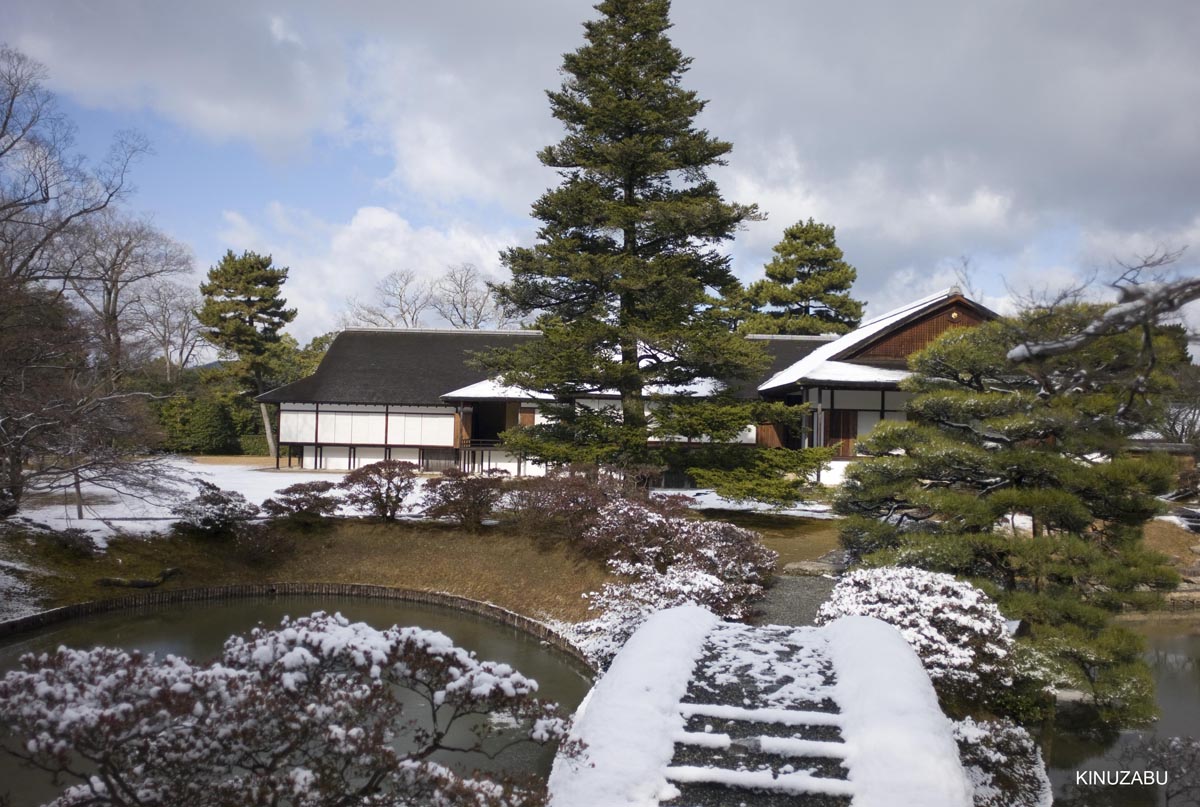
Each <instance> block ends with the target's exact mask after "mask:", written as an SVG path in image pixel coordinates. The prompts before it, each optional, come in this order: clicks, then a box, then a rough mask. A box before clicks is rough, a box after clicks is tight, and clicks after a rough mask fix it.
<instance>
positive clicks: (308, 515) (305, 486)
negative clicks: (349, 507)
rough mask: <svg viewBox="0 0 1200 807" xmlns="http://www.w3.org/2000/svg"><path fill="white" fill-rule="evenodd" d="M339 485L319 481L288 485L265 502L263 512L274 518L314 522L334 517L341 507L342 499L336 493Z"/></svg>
mask: <svg viewBox="0 0 1200 807" xmlns="http://www.w3.org/2000/svg"><path fill="white" fill-rule="evenodd" d="M336 488H337V485H336V484H334V483H333V482H329V481H322V480H318V481H315V482H299V483H297V484H295V485H288V486H287V487H286V488H284V489H283V490H277V491H275V495H274V496H272V497H271V498H270V499H267V500H266V501H264V502H263V504H262V507H263V510H265V511H266V512H267V514H268V515H270V516H272V517H274V518H290V519H293V520H313V519H317V518H321V517H322V516H332V515H333V514H334V513H336V512H337V509H338V507H340V506H341V504H342V500H341V498H340V497H339V496H338V495H337V494H336V493H334V490H335V489H336Z"/></svg>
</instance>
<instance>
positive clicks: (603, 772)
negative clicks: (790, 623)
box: [550, 606, 971, 807]
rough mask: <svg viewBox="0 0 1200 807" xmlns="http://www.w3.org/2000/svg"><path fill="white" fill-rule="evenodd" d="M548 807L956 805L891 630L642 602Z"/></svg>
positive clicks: (952, 773)
mask: <svg viewBox="0 0 1200 807" xmlns="http://www.w3.org/2000/svg"><path fill="white" fill-rule="evenodd" d="M573 738H574V739H577V740H580V741H582V742H583V743H584V750H583V751H582V752H581V753H580V754H579V755H578V756H576V757H560V758H559V759H557V760H556V761H555V765H554V770H553V772H552V774H551V776H550V794H551V805H552V807H657V805H660V804H661V805H664V807H724V805H744V804H753V805H755V807H776V805H779V807H782V805H797V806H799V807H835V806H848V807H885V805H886V807H915V806H916V805H920V807H968V805H970V804H971V786H970V784H969V782H968V780H967V777H966V774H965V773H964V771H963V768H962V765H961V763H960V762H959V757H958V749H957V746H956V745H955V742H954V738H953V735H952V732H951V725H950V722H949V720H947V718H946V717H945V716H944V715H943V714H942V712H941V709H940V708H939V707H938V703H937V696H936V695H935V694H934V691H933V686H932V685H931V683H930V681H929V678H928V676H927V675H926V674H925V671H924V669H923V668H922V666H921V662H920V660H919V659H918V658H917V656H916V654H915V653H913V651H912V650H911V649H910V647H909V646H908V644H907V642H905V641H904V639H903V638H902V637H901V636H900V634H899V633H897V632H896V631H895V630H894V629H893V628H892V627H890V626H889V625H887V624H885V623H883V622H880V621H878V620H875V619H872V618H869V617H859V616H855V617H845V618H843V619H840V620H838V621H836V622H834V623H832V624H830V625H827V626H825V627H822V628H796V627H780V626H768V627H751V626H747V625H740V624H734V623H727V622H721V621H719V620H718V619H717V618H716V617H715V616H713V615H712V614H711V613H709V612H708V611H706V610H705V609H703V608H700V607H698V606H683V607H680V608H674V609H670V610H668V611H662V612H660V613H658V614H655V615H654V616H653V617H651V618H650V619H649V620H648V621H647V622H646V623H645V624H644V625H643V626H642V627H641V628H640V629H639V630H638V631H637V633H635V634H634V635H633V637H632V638H631V639H630V640H629V642H628V643H627V644H626V645H625V647H624V648H623V649H622V650H621V652H620V653H619V654H618V655H617V657H616V659H615V660H614V661H613V664H612V666H611V667H610V668H609V671H608V672H607V673H606V674H605V675H604V677H603V678H601V679H600V681H599V682H598V683H597V684H596V686H595V687H594V688H593V690H592V692H591V693H590V694H589V695H588V697H587V699H586V700H585V701H584V703H583V704H582V705H581V706H580V709H579V713H578V714H577V716H576V720H575V725H574V728H573Z"/></svg>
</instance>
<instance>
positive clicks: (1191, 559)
mask: <svg viewBox="0 0 1200 807" xmlns="http://www.w3.org/2000/svg"><path fill="white" fill-rule="evenodd" d="M1142 536H1143V537H1144V539H1145V543H1146V548H1147V549H1153V550H1154V551H1155V552H1161V553H1163V554H1164V555H1169V556H1170V557H1171V558H1173V559H1174V560H1175V561H1176V563H1178V564H1179V565H1180V566H1196V565H1200V555H1197V554H1196V553H1194V552H1192V551H1191V550H1190V549H1189V548H1188V547H1191V546H1195V545H1196V544H1200V535H1197V534H1196V533H1194V532H1191V531H1189V530H1185V529H1184V528H1183V527H1181V526H1179V525H1178V524H1172V523H1171V522H1170V521H1160V520H1158V519H1155V520H1153V521H1147V522H1146V526H1145V527H1143V528H1142Z"/></svg>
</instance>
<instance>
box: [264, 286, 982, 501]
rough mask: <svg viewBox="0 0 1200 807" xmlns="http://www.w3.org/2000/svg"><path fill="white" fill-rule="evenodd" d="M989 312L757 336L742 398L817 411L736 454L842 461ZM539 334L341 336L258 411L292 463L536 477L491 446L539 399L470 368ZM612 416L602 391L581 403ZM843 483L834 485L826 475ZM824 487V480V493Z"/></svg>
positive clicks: (947, 306)
mask: <svg viewBox="0 0 1200 807" xmlns="http://www.w3.org/2000/svg"><path fill="white" fill-rule="evenodd" d="M994 316H995V314H993V313H992V312H991V311H989V310H987V309H986V308H984V307H983V306H981V305H979V304H978V303H975V302H973V301H971V300H969V299H967V298H966V297H964V296H963V295H962V293H961V292H960V291H959V290H958V289H947V290H946V291H944V292H940V293H938V294H935V295H931V296H930V297H926V298H925V299H923V300H918V301H916V302H914V303H911V304H909V305H907V306H903V307H901V308H898V309H896V310H895V311H890V312H888V313H887V314H884V315H883V316H880V317H876V318H874V319H872V320H870V321H868V322H866V323H864V324H863V325H862V326H861V327H860V328H858V329H857V330H855V331H853V332H851V333H848V334H845V335H844V336H841V337H836V336H833V335H824V336H778V335H760V334H754V335H750V336H747V338H748V339H752V340H760V341H762V342H763V343H764V346H765V349H766V351H767V353H768V354H769V356H770V360H771V364H770V367H769V370H768V371H767V375H766V380H765V381H763V382H762V383H761V384H759V385H757V387H756V386H755V385H754V384H752V383H751V384H742V385H740V386H739V387H738V388H737V389H736V390H735V393H736V394H737V395H739V396H740V397H758V396H762V397H765V398H768V399H776V400H784V401H788V402H794V403H804V402H807V403H809V404H811V405H812V408H813V413H812V415H811V416H810V417H809V423H808V429H806V430H805V431H804V432H802V433H800V434H787V433H786V432H785V431H784V430H782V429H780V428H777V427H776V426H773V425H771V424H761V425H749V426H747V429H746V432H745V433H744V434H743V435H742V438H741V439H742V440H743V441H745V442H753V443H757V444H759V445H767V446H788V447H797V448H799V447H807V446H814V445H816V446H820V445H832V446H835V447H836V448H837V451H838V457H839V458H840V459H849V458H851V457H853V455H854V442H855V440H856V439H857V438H859V437H860V436H864V435H866V434H867V433H868V432H869V431H870V430H871V429H872V428H874V426H875V424H876V423H878V422H879V421H880V420H885V419H902V418H903V417H904V404H905V402H906V401H907V399H908V395H907V393H904V392H901V391H900V390H899V388H898V384H899V382H900V381H901V380H903V379H904V378H905V377H907V375H908V371H907V370H906V369H905V368H906V361H907V357H908V355H909V354H910V353H912V352H914V351H916V350H919V349H921V348H923V347H925V346H926V345H927V344H929V343H930V342H931V341H932V340H933V339H934V338H936V337H937V336H938V335H940V334H941V333H943V332H944V331H945V330H947V329H948V328H954V327H967V326H971V325H976V324H978V323H980V322H984V321H986V320H988V319H990V318H992V317H994ZM540 336H541V333H540V332H539V331H483V330H478V331H469V330H430V329H403V330H401V329H396V330H385V329H356V328H351V329H348V330H345V331H343V332H342V333H340V334H338V336H337V337H336V338H335V339H334V340H333V343H332V344H331V345H330V347H329V350H328V352H327V353H326V354H325V357H324V358H323V359H322V360H321V364H320V366H319V367H318V368H317V371H316V372H315V373H314V374H313V375H311V376H308V377H307V378H303V379H301V380H299V381H296V382H294V383H292V384H288V385H286V386H283V387H279V388H278V389H274V390H271V391H270V392H267V393H265V394H264V395H261V396H259V397H258V400H259V401H260V402H264V403H272V404H275V405H277V406H278V409H279V417H278V443H279V445H280V446H281V447H282V446H286V447H288V449H289V452H288V454H289V458H288V460H287V462H288V463H289V464H291V463H298V464H300V465H301V466H303V467H308V468H323V469H331V470H335V469H336V470H345V469H350V468H357V467H359V466H361V465H366V464H369V463H372V462H378V461H379V460H382V459H399V460H405V461H408V462H413V463H416V464H417V465H419V466H420V467H421V468H422V469H424V470H427V471H439V470H443V469H445V468H448V467H460V468H463V469H465V470H486V469H491V468H499V469H503V470H506V471H508V472H509V473H512V474H514V475H530V474H540V473H543V472H544V469H543V468H542V467H541V466H538V465H535V464H533V463H530V462H527V461H524V460H523V459H521V458H519V457H516V456H514V455H512V454H511V453H509V452H508V451H506V450H504V449H503V447H501V446H500V442H499V436H500V433H501V432H503V431H504V430H506V429H510V428H513V427H515V426H519V425H533V424H535V423H537V422H539V421H540V419H541V417H542V414H541V412H540V409H539V403H541V402H543V401H545V400H546V398H547V396H545V395H543V394H541V393H536V392H531V391H529V390H525V389H520V388H517V387H512V386H507V385H505V384H503V383H501V382H499V381H497V380H496V379H491V378H488V377H487V375H486V374H485V373H484V372H483V371H482V370H480V369H478V368H477V367H476V366H475V364H474V362H473V359H474V358H475V357H476V356H477V355H478V354H481V353H485V352H487V351H489V350H492V349H494V348H502V347H515V346H517V345H519V344H521V343H522V342H523V341H525V340H528V339H537V338H539V337H540ZM576 403H577V404H579V405H586V406H593V407H602V406H606V405H609V406H611V405H613V404H614V403H615V401H614V400H612V399H611V396H606V395H605V394H604V392H603V391H601V392H597V393H595V394H593V395H589V396H588V397H587V398H586V399H581V400H579V401H577V402H576ZM832 476H833V477H835V478H840V473H838V472H836V471H835V473H834V474H833V475H832ZM827 481H831V480H827Z"/></svg>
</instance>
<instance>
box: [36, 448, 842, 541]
mask: <svg viewBox="0 0 1200 807" xmlns="http://www.w3.org/2000/svg"><path fill="white" fill-rule="evenodd" d="M171 465H172V466H173V467H174V468H175V469H176V470H178V471H179V473H180V475H181V476H186V477H194V478H200V479H204V480H205V481H207V482H211V483H213V484H214V485H217V486H218V487H220V488H223V489H225V490H233V491H237V492H238V493H240V494H242V495H243V496H245V497H246V499H247V501H250V502H253V503H254V504H262V502H263V500H264V499H267V498H269V497H271V496H272V495H274V493H275V492H276V491H277V490H280V489H281V488H285V487H287V486H289V485H295V484H297V483H300V482H312V481H316V480H329V481H334V482H337V481H340V480H341V479H342V476H343V475H344V474H343V473H342V472H338V471H302V470H298V469H295V470H292V469H282V470H278V471H277V470H275V469H274V468H273V467H264V466H261V465H249V464H246V465H233V464H231V465H224V464H210V463H203V462H196V461H195V460H193V459H190V458H187V457H179V458H177V459H174V460H172V461H171ZM83 492H84V496H85V499H87V498H92V499H94V500H96V501H97V503H95V504H88V505H85V506H84V518H82V519H80V518H77V517H76V510H75V503H74V501H73V499H71V498H70V497H64V498H63V502H62V503H61V504H45V503H44V501H43V502H41V503H39V504H38V505H37V506H33V507H23V508H21V512H20V514H19V518H25V519H28V520H30V521H33V522H36V523H39V524H44V525H46V526H48V527H52V528H54V529H65V528H68V527H76V528H79V529H83V530H86V531H88V532H89V533H91V534H93V535H94V536H96V537H99V538H105V537H107V536H110V535H113V534H117V533H131V534H147V533H152V532H156V531H162V530H164V529H165V528H166V527H167V525H169V524H170V523H171V520H172V518H171V508H172V507H173V506H175V505H176V504H178V503H180V502H183V501H186V500H187V499H190V498H191V497H192V496H194V495H195V487H194V486H192V485H180V486H179V487H178V495H177V496H176V497H173V498H172V499H170V500H168V501H156V502H147V501H142V500H141V499H139V498H137V497H134V496H122V495H121V494H119V493H114V492H113V491H111V490H105V489H97V488H89V487H88V486H87V485H85V486H84V489H83ZM660 493H662V494H663V495H668V494H677V495H682V496H686V497H687V498H689V499H691V500H692V506H693V507H695V508H698V509H721V510H754V511H762V512H772V513H778V514H780V515H790V516H800V517H803V518H836V516H835V515H834V514H833V512H832V510H831V508H830V507H829V505H826V504H819V503H815V502H814V503H808V502H805V503H801V504H800V505H798V506H796V507H793V508H788V509H784V510H775V509H773V508H771V507H770V506H769V505H765V504H758V503H755V502H735V501H732V500H729V499H725V498H722V497H721V496H718V495H717V494H716V493H714V492H713V491H711V490H694V489H693V490H663V491H660Z"/></svg>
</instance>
